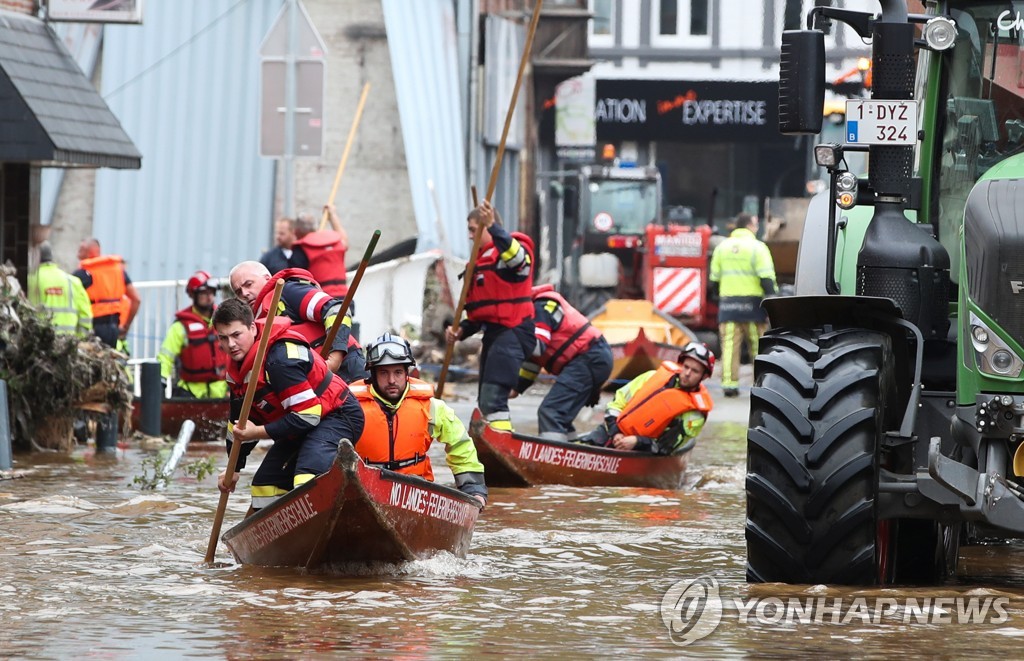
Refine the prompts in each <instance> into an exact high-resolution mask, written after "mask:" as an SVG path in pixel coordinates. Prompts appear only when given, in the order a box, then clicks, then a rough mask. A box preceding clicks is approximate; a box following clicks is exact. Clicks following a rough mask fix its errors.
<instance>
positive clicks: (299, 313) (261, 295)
mask: <svg viewBox="0 0 1024 661" xmlns="http://www.w3.org/2000/svg"><path fill="white" fill-rule="evenodd" d="M228 277H229V279H230V281H231V290H232V291H233V292H235V296H237V297H238V298H240V299H241V300H243V301H245V302H246V303H248V304H249V306H250V307H251V308H252V311H253V313H254V314H255V315H256V318H257V319H261V318H263V317H265V316H267V306H269V305H270V299H271V298H272V294H273V291H274V285H275V284H277V281H278V280H284V281H285V283H284V289H283V290H282V291H281V305H280V307H279V309H278V314H281V313H283V314H284V316H286V317H287V318H288V319H290V320H291V322H292V324H293V330H295V331H296V332H298V333H301V334H302V336H303V337H305V338H306V340H307V341H308V342H309V344H310V346H312V347H313V348H319V347H320V346H322V345H323V343H324V340H325V339H326V338H327V333H328V332H329V331H330V329H331V326H333V325H334V319H335V317H336V316H337V314H338V312H339V311H340V310H341V300H340V299H337V298H333V297H332V296H331V295H330V294H328V293H327V292H325V291H323V289H321V288H320V283H319V282H317V280H316V278H314V277H313V274H312V273H310V272H309V271H306V270H304V269H285V270H283V271H280V272H278V273H275V274H274V275H273V276H272V275H270V271H268V270H267V267H266V266H264V265H263V264H261V263H259V262H251V261H248V262H241V263H239V264H236V265H235V267H234V268H232V269H231V273H230V274H229V276H228ZM327 364H328V365H329V366H330V368H331V371H332V372H334V373H336V374H338V375H339V376H340V377H341V378H343V379H344V380H345V382H346V383H352V382H353V381H356V380H358V379H362V378H365V377H366V376H367V373H366V359H365V358H364V357H363V348H362V347H361V346H360V345H359V342H358V341H356V338H355V337H354V336H353V335H352V319H351V318H350V317H349V316H348V315H346V316H345V318H344V319H343V320H342V323H341V327H340V328H339V329H338V334H337V336H336V337H335V338H334V343H333V344H332V345H331V353H330V354H329V355H328V356H327Z"/></svg>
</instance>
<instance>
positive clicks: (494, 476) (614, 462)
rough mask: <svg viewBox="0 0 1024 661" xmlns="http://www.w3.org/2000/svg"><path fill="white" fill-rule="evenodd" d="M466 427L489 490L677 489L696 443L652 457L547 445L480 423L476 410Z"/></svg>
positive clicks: (573, 445)
mask: <svg viewBox="0 0 1024 661" xmlns="http://www.w3.org/2000/svg"><path fill="white" fill-rule="evenodd" d="M469 428H470V435H471V436H472V437H473V441H474V443H475V444H476V452H477V455H478V456H479V457H480V462H481V463H482V464H483V465H484V477H485V479H486V480H487V485H488V486H493V487H528V486H532V485H535V484H568V485H570V486H578V487H604V486H612V487H650V488H654V489H678V488H680V487H681V486H682V484H683V477H684V474H685V473H686V464H687V463H688V462H689V459H690V451H691V450H692V449H693V446H694V444H695V443H694V440H695V439H691V440H690V441H689V442H688V443H686V444H685V445H684V446H683V447H682V448H680V449H679V450H678V451H677V452H676V453H675V454H672V455H655V454H648V453H646V452H629V451H625V450H615V449H612V448H600V447H596V446H593V445H584V444H582V443H568V442H565V441H551V440H548V439H544V438H539V437H536V436H528V435H526V434H520V433H517V432H503V431H498V430H495V429H492V428H491V427H490V426H488V425H486V424H484V422H483V420H482V418H481V416H480V411H479V410H476V411H473V420H472V422H471V423H470V426H469Z"/></svg>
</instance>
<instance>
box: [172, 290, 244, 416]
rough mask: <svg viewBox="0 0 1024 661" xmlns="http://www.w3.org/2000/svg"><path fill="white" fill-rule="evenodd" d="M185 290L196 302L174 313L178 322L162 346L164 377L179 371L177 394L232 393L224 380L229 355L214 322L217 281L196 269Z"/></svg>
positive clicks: (211, 396) (213, 396)
mask: <svg viewBox="0 0 1024 661" xmlns="http://www.w3.org/2000/svg"><path fill="white" fill-rule="evenodd" d="M185 293H186V294H188V295H189V297H190V298H191V299H192V305H190V306H188V307H186V308H182V309H181V310H178V311H177V312H176V313H175V314H174V323H172V324H171V326H170V328H168V329H167V336H166V337H164V341H163V344H162V345H161V346H160V353H159V354H158V355H157V360H159V361H160V377H161V378H163V379H170V378H171V377H172V376H173V374H174V373H175V372H177V374H178V381H177V383H176V384H175V388H174V394H175V395H182V396H185V397H198V398H201V399H218V398H223V397H227V396H228V384H227V382H226V381H225V380H224V378H225V375H226V374H227V368H228V355H227V354H226V353H224V351H223V350H222V349H221V348H220V343H219V342H217V332H216V331H215V330H214V329H213V323H212V321H211V319H212V317H213V312H214V310H215V309H216V306H215V305H214V303H213V299H214V297H215V296H216V295H217V281H216V280H215V279H214V278H213V277H211V276H210V274H209V273H207V272H206V271H196V272H195V273H194V274H193V275H192V277H191V278H189V279H188V282H187V283H186V284H185Z"/></svg>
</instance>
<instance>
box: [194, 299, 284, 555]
mask: <svg viewBox="0 0 1024 661" xmlns="http://www.w3.org/2000/svg"><path fill="white" fill-rule="evenodd" d="M283 289H284V280H279V281H278V282H277V284H276V285H274V295H273V297H271V299H270V309H269V310H268V311H267V321H266V323H265V325H264V326H263V335H262V336H260V345H259V348H258V349H257V350H256V360H254V361H253V364H252V371H250V372H249V385H248V386H246V389H245V399H243V400H242V411H241V413H240V414H239V415H238V425H237V426H238V427H245V425H246V423H247V422H248V421H249V411H250V410H251V409H252V400H253V399H254V398H255V396H256V384H257V383H259V380H260V379H259V375H260V374H262V373H263V359H264V358H266V356H267V346H268V345H269V344H270V329H271V327H272V326H273V324H274V316H275V315H276V314H277V304H278V303H280V302H281V291H282V290H283ZM241 448H242V444H241V443H239V442H238V441H233V442H232V443H231V453H230V454H229V455H228V467H227V469H225V471H224V484H231V480H232V478H233V477H234V476H235V464H237V463H238V455H239V454H240V453H241ZM228 493H229V492H227V491H221V492H220V502H218V503H217V514H216V515H215V516H214V517H213V530H211V531H210V542H209V544H207V546H206V559H205V560H204V562H205V563H206V564H210V563H211V562H213V557H214V555H216V553H217V540H218V539H219V538H220V527H221V524H223V523H224V509H225V508H226V507H227V504H228Z"/></svg>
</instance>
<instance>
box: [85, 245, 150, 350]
mask: <svg viewBox="0 0 1024 661" xmlns="http://www.w3.org/2000/svg"><path fill="white" fill-rule="evenodd" d="M78 260H79V265H78V270H76V271H75V272H74V273H73V274H72V275H74V276H77V277H78V279H79V280H81V281H82V286H83V287H85V291H86V293H88V294H89V301H90V302H91V303H92V329H93V332H94V333H96V335H98V336H99V338H100V339H101V340H103V343H104V344H106V345H107V346H109V347H115V348H116V347H117V345H118V340H124V339H125V338H126V337H127V336H128V329H129V328H130V327H131V325H132V321H134V320H135V315H136V313H138V311H139V305H140V304H141V303H142V299H141V298H139V293H138V292H137V291H135V286H134V285H133V284H132V279H131V278H129V277H128V273H127V272H126V271H125V270H124V259H122V258H121V257H120V256H119V255H103V256H101V255H100V242H99V241H98V240H96V239H86V240H85V241H82V243H81V245H79V247H78Z"/></svg>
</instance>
